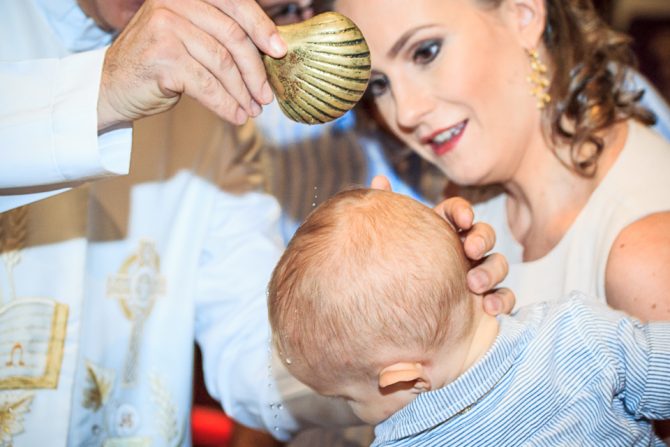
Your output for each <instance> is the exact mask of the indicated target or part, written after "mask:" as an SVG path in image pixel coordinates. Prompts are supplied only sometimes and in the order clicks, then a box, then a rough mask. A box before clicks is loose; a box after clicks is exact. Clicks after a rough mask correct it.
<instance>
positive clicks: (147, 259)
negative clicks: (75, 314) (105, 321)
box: [107, 241, 165, 386]
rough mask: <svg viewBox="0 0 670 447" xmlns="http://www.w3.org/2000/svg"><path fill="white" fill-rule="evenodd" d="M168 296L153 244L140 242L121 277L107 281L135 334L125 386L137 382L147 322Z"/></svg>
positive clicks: (126, 263) (127, 362) (127, 361)
mask: <svg viewBox="0 0 670 447" xmlns="http://www.w3.org/2000/svg"><path fill="white" fill-rule="evenodd" d="M163 295H165V278H164V277H163V276H161V274H160V257H159V255H158V252H157V251H156V247H155V245H154V243H153V242H150V241H141V242H140V246H139V247H138V249H137V251H136V252H135V253H134V254H133V255H131V256H130V257H128V259H126V261H125V262H124V263H123V264H122V265H121V268H120V269H119V273H118V274H117V275H115V276H113V277H110V278H108V280H107V296H108V297H110V298H114V299H116V300H118V301H119V304H120V305H121V309H122V311H123V314H124V316H125V317H126V318H127V319H128V320H130V321H131V323H132V332H131V335H130V342H129V346H128V352H127V354H126V361H125V364H124V368H123V374H122V383H123V385H124V386H132V385H133V384H134V383H135V382H136V380H137V361H138V357H139V350H140V344H141V338H142V329H143V326H144V322H145V321H146V319H147V318H148V317H149V315H150V314H151V311H152V309H153V306H154V304H155V302H156V300H157V299H158V298H159V297H161V296H163Z"/></svg>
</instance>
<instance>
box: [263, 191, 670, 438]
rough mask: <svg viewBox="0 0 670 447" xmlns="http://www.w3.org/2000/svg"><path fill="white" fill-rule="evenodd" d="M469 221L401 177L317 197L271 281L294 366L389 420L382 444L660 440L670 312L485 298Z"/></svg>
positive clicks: (668, 409)
mask: <svg viewBox="0 0 670 447" xmlns="http://www.w3.org/2000/svg"><path fill="white" fill-rule="evenodd" d="M461 250H462V249H461V243H460V242H459V240H458V235H457V234H456V233H455V232H454V231H453V230H452V229H451V227H450V226H449V225H448V224H447V223H446V222H445V221H443V220H442V219H441V218H439V217H438V216H437V215H436V214H435V213H434V212H433V211H432V210H430V209H429V208H427V207H425V206H423V205H421V204H420V203H418V202H416V201H414V200H412V199H410V198H407V197H405V196H401V195H397V194H394V193H391V192H386V191H379V190H364V189H359V190H352V191H346V192H343V193H340V194H338V195H336V196H335V197H333V198H332V199H330V200H328V201H327V202H325V203H324V204H323V205H321V206H320V207H319V208H317V209H316V210H315V211H314V212H313V213H312V214H311V215H310V216H309V217H308V218H307V220H306V221H305V223H304V224H303V225H302V226H301V227H300V229H299V230H298V231H297V233H296V234H295V236H294V237H293V239H292V240H291V242H290V244H289V246H288V248H287V250H286V252H285V253H284V255H283V257H282V258H281V260H280V261H279V264H278V265H277V267H276V268H275V271H274V274H273V277H272V280H271V282H270V286H269V313H270V321H271V324H272V329H273V337H274V342H275V344H276V346H277V349H278V351H279V353H280V355H281V358H282V360H283V361H284V363H285V365H286V367H287V368H288V369H289V371H290V372H291V373H292V374H293V375H295V376H296V377H297V378H298V379H299V380H300V381H302V382H304V383H305V384H306V385H308V386H310V387H311V388H313V389H314V390H316V391H317V392H318V393H320V394H323V395H325V396H333V397H340V398H343V399H346V400H347V401H348V403H349V404H350V405H351V407H352V409H353V411H354V412H355V413H356V414H357V415H358V416H359V417H360V418H361V419H362V420H363V421H365V422H368V423H371V424H378V425H377V427H376V428H375V436H376V439H375V442H374V444H373V445H379V446H382V445H383V446H386V445H393V446H396V445H408V446H410V445H411V446H435V445H483V446H491V445H521V444H523V445H538V444H539V445H605V444H606V445H658V446H662V445H663V444H662V441H660V439H658V438H656V437H655V435H654V432H653V430H652V425H651V422H650V420H652V419H667V418H670V385H669V384H670V323H652V324H647V325H643V324H640V323H639V322H637V321H636V320H633V319H631V318H628V317H626V316H625V315H624V314H621V313H618V312H615V311H612V310H609V309H607V308H605V307H601V306H597V305H595V304H587V303H586V302H584V301H583V300H582V299H581V298H580V297H579V295H577V294H574V295H573V296H572V297H571V298H569V299H567V300H563V301H562V302H561V303H554V304H542V305H537V306H533V307H529V308H525V309H523V310H522V311H520V312H518V313H517V314H516V315H515V316H513V317H510V316H501V317H498V318H495V317H491V316H489V315H487V314H485V313H484V312H483V310H482V305H481V297H480V296H476V295H473V294H472V293H471V292H470V291H469V290H468V288H467V286H466V282H465V275H466V272H467V269H468V264H467V261H466V259H465V257H464V255H463V253H462V251H461Z"/></svg>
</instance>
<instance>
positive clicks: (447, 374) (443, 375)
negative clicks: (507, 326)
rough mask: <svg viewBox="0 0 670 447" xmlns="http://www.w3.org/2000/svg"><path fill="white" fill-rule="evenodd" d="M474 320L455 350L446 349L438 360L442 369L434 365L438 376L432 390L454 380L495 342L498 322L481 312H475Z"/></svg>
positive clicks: (452, 348)
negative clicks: (470, 328)
mask: <svg viewBox="0 0 670 447" xmlns="http://www.w3.org/2000/svg"><path fill="white" fill-rule="evenodd" d="M474 318H475V321H474V322H473V326H472V330H471V331H470V334H469V335H468V336H467V337H465V338H464V339H463V341H462V342H461V343H459V345H458V346H457V347H456V348H455V349H454V347H453V346H452V347H450V348H448V349H447V350H446V352H444V353H443V354H444V356H443V357H442V361H441V362H440V360H439V359H438V362H439V363H442V365H443V366H444V368H440V367H439V366H438V365H436V366H437V370H436V372H437V373H438V375H439V376H438V377H437V378H436V379H437V380H436V381H435V382H434V383H435V385H436V386H435V387H433V389H437V388H442V387H443V386H445V385H447V384H449V383H451V382H453V381H454V380H456V379H457V378H458V377H459V376H461V375H462V374H463V373H464V372H465V371H467V370H468V369H469V368H470V367H472V366H473V365H474V364H475V363H477V361H478V360H479V359H481V358H482V357H483V356H484V354H486V352H488V350H489V349H490V348H491V346H492V345H493V343H494V342H495V339H496V337H497V336H498V329H499V323H498V320H497V319H496V318H495V317H493V316H491V315H489V314H487V313H485V312H483V311H478V312H475V317H474Z"/></svg>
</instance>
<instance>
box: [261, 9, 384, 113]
mask: <svg viewBox="0 0 670 447" xmlns="http://www.w3.org/2000/svg"><path fill="white" fill-rule="evenodd" d="M278 28H279V33H280V34H281V36H282V38H283V39H284V40H285V42H286V44H287V46H288V52H287V54H286V56H284V57H283V58H281V59H273V58H271V57H269V56H267V55H266V56H264V57H263V62H264V63H265V67H266V70H267V73H268V79H269V81H270V85H271V87H272V89H273V91H274V93H275V96H276V97H277V101H278V102H279V106H280V107H281V109H282V111H283V112H284V113H285V114H286V115H287V116H288V117H289V118H291V119H292V120H294V121H297V122H300V123H307V124H319V123H326V122H328V121H332V120H334V119H337V118H339V117H340V116H342V115H344V114H345V113H346V112H348V111H349V110H351V109H352V108H353V107H354V106H355V105H356V103H357V102H358V101H359V100H360V99H361V97H362V96H363V93H364V92H365V89H366V87H367V85H368V81H369V80H370V69H371V67H370V50H369V49H368V45H367V43H366V42H365V39H364V38H363V35H362V34H361V32H360V30H359V29H358V27H357V26H356V25H355V24H354V23H353V22H352V21H351V20H349V19H348V18H347V17H345V16H343V15H341V14H338V13H336V12H327V13H324V14H319V15H318V16H315V17H312V18H311V19H309V20H306V21H304V22H301V23H297V24H294V25H288V26H280V27H278Z"/></svg>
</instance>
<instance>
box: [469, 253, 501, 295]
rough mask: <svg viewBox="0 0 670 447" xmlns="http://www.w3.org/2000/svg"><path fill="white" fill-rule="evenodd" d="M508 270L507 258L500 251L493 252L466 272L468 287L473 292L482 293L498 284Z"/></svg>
mask: <svg viewBox="0 0 670 447" xmlns="http://www.w3.org/2000/svg"><path fill="white" fill-rule="evenodd" d="M508 271H509V266H508V265H507V259H505V257H504V256H503V255H501V254H500V253H493V254H491V255H489V256H487V257H486V258H484V260H483V261H482V262H481V264H479V265H477V266H476V267H474V268H473V269H472V270H470V271H469V272H468V274H467V281H468V287H470V290H472V291H473V292H475V293H478V294H484V293H486V292H487V291H489V290H491V289H494V288H495V287H496V286H497V285H498V284H500V283H501V282H502V281H503V280H504V279H505V277H506V276H507V273H508Z"/></svg>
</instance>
